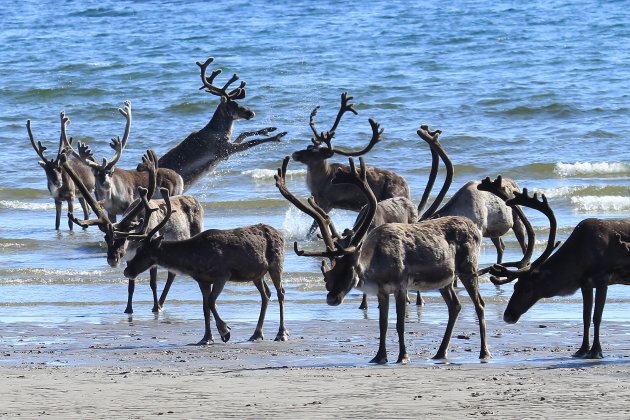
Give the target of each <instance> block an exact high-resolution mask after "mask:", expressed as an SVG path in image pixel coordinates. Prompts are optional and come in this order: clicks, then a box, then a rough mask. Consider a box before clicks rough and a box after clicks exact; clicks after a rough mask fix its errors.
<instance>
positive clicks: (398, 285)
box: [275, 157, 490, 363]
mask: <svg viewBox="0 0 630 420" xmlns="http://www.w3.org/2000/svg"><path fill="white" fill-rule="evenodd" d="M288 162H289V158H288V157H287V158H285V159H284V162H283V164H282V168H280V169H278V174H277V175H276V177H275V178H276V186H277V187H278V189H279V190H280V193H281V194H282V195H283V196H284V197H285V198H287V200H289V201H290V202H291V203H293V204H294V205H296V207H298V208H299V209H300V210H302V211H303V212H305V213H306V214H308V215H310V216H311V217H313V219H314V220H315V222H316V223H317V225H318V227H319V230H320V232H321V234H322V238H323V239H324V243H325V245H326V250H325V251H303V250H300V249H299V248H298V246H297V243H295V245H294V247H295V252H296V253H297V254H298V255H305V256H320V257H324V258H329V259H330V260H331V262H332V267H331V268H328V266H327V264H326V262H325V260H324V261H323V262H322V273H323V274H324V278H325V280H326V289H327V290H328V295H327V297H326V302H327V303H328V304H329V305H332V306H337V305H339V304H341V302H342V301H343V299H344V297H345V296H346V294H347V293H348V292H349V291H350V290H351V289H352V288H355V287H356V288H358V289H359V290H362V291H364V292H367V293H374V294H376V295H377V296H378V302H379V328H380V344H379V349H378V352H377V353H376V356H375V357H374V358H373V359H372V360H371V361H372V362H373V363H386V362H387V351H386V346H385V343H386V334H387V318H388V312H389V295H390V293H393V294H394V295H395V298H396V315H397V321H396V330H397V332H398V343H399V352H398V360H397V362H398V363H406V362H407V361H408V360H409V356H408V355H407V350H406V346H405V340H404V332H405V324H404V322H405V309H406V297H407V289H408V288H410V289H416V290H432V289H439V290H440V293H441V294H442V297H443V298H444V300H445V302H446V304H447V306H448V312H449V318H448V324H447V327H446V331H445V333H444V337H443V338H442V343H441V344H440V347H439V349H438V351H437V353H436V355H435V357H434V358H436V359H443V358H446V356H447V351H448V344H449V341H450V338H451V335H452V332H453V327H454V325H455V321H456V319H457V315H458V314H459V311H460V310H461V305H460V303H459V299H458V298H457V295H456V294H455V290H454V289H453V278H454V277H455V276H458V277H459V278H460V279H461V281H462V283H463V284H464V286H465V287H466V290H467V291H468V293H469V295H470V297H471V300H472V301H473V303H474V305H475V310H476V312H477V317H478V319H479V329H480V339H481V351H480V354H479V357H480V358H482V359H485V358H489V357H490V352H489V351H488V348H487V345H486V324H485V317H484V302H483V299H482V298H481V296H480V294H479V287H478V283H477V264H478V260H479V250H480V245H481V234H480V232H479V229H477V227H476V226H475V225H474V224H473V223H472V222H471V221H470V219H468V218H466V217H459V216H449V217H443V218H440V219H435V220H428V221H426V222H423V223H412V224H407V223H386V224H384V225H381V226H379V227H377V228H375V229H373V230H372V231H371V232H369V234H368V228H369V225H370V223H372V219H373V218H374V214H375V212H376V205H377V201H376V196H375V195H374V193H373V192H372V191H371V189H370V185H369V183H368V180H367V173H366V172H367V171H366V169H365V164H364V162H363V158H360V162H361V170H360V173H357V171H356V168H355V167H354V161H353V160H352V159H350V171H349V172H347V173H346V172H342V171H341V170H339V171H337V174H336V176H335V178H334V179H333V181H332V182H333V183H334V184H340V183H351V184H353V185H355V186H356V187H358V188H359V190H360V191H361V192H362V193H363V194H364V195H365V197H366V198H367V200H368V203H369V207H368V209H369V210H368V211H367V213H366V215H365V217H364V219H363V220H362V222H361V224H360V225H359V226H358V228H357V230H356V232H354V234H353V235H352V237H351V238H350V242H349V244H348V245H347V246H342V245H341V244H340V243H339V241H338V240H337V241H335V240H334V239H333V234H332V233H331V232H332V231H333V229H332V221H331V220H330V217H328V215H327V214H326V212H324V211H323V209H321V208H320V207H319V206H317V204H316V203H315V201H314V200H313V198H312V197H311V199H309V204H310V206H306V205H305V204H303V203H301V202H300V200H298V199H297V198H296V197H295V196H293V194H291V192H289V190H288V188H287V186H286V182H285V176H286V170H287V166H288ZM366 235H367V236H366Z"/></svg>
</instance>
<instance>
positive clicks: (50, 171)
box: [26, 111, 94, 230]
mask: <svg viewBox="0 0 630 420" xmlns="http://www.w3.org/2000/svg"><path fill="white" fill-rule="evenodd" d="M60 119H61V134H60V136H59V149H58V150H57V156H56V157H55V158H54V159H53V160H49V159H46V156H44V151H45V150H46V147H45V146H43V145H42V142H41V141H37V143H35V137H34V136H33V132H32V130H31V120H26V130H27V131H28V137H29V139H30V141H31V145H32V146H33V149H35V152H36V153H37V155H38V156H39V157H40V159H41V160H40V161H39V164H40V166H41V167H42V168H43V169H44V172H46V178H47V180H48V191H49V192H50V195H51V196H52V197H53V199H54V200H55V229H56V230H59V225H60V224H61V205H62V203H63V202H64V201H65V202H66V203H68V212H69V213H73V212H74V199H75V197H77V194H79V191H78V189H77V188H76V186H75V185H74V182H73V181H72V179H70V177H69V176H68V174H67V173H66V172H65V171H64V169H63V167H62V165H61V160H60V156H61V153H62V151H63V149H64V147H65V143H64V141H67V138H66V137H65V136H64V133H65V130H66V125H67V124H69V123H70V120H69V119H68V118H67V117H66V116H65V114H64V113H63V111H62V112H61V114H60ZM67 164H68V165H69V166H70V167H71V168H73V170H74V171H75V172H76V173H77V175H78V176H79V177H80V178H81V179H82V180H83V183H84V184H85V186H86V188H87V190H88V192H89V193H92V192H94V175H93V174H92V171H91V170H90V168H88V167H87V166H86V165H85V164H84V163H82V162H81V161H80V160H79V159H76V158H73V159H70V160H68V162H67ZM79 203H80V204H81V208H82V209H83V214H84V216H85V218H86V219H87V218H88V217H89V215H90V209H89V208H88V206H87V205H86V203H85V200H84V199H83V196H81V195H80V194H79ZM72 226H73V224H72V222H70V221H69V222H68V228H70V230H72Z"/></svg>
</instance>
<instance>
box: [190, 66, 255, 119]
mask: <svg viewBox="0 0 630 420" xmlns="http://www.w3.org/2000/svg"><path fill="white" fill-rule="evenodd" d="M213 61H214V58H213V57H209V58H208V59H207V60H206V61H205V63H201V62H199V61H197V65H198V66H199V67H200V69H201V82H202V83H203V86H202V87H201V88H200V89H205V90H206V92H208V93H211V94H213V95H216V96H219V97H220V98H221V103H220V105H219V111H220V112H221V113H223V115H224V116H225V117H227V118H229V119H231V120H233V121H238V120H250V119H252V118H254V116H255V115H256V114H255V113H254V111H252V110H251V109H249V108H247V107H245V106H242V105H239V104H238V103H237V102H236V100H237V99H243V98H245V93H246V92H245V84H246V83H245V82H244V81H241V84H240V85H239V87H237V88H235V89H232V90H231V91H229V92H228V91H227V89H228V88H229V86H230V85H231V84H232V83H234V82H236V81H237V80H238V79H239V78H238V75H237V74H236V73H234V74H233V75H232V77H231V78H230V80H228V81H227V83H226V84H225V85H223V87H222V88H218V87H216V86H214V85H213V82H214V79H215V78H216V77H217V76H218V75H219V74H221V72H222V70H221V69H216V70H214V71H213V72H212V74H211V75H210V76H206V70H207V68H208V66H209V65H210V63H212V62H213Z"/></svg>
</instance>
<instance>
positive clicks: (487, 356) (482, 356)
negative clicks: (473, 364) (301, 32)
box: [479, 350, 492, 360]
mask: <svg viewBox="0 0 630 420" xmlns="http://www.w3.org/2000/svg"><path fill="white" fill-rule="evenodd" d="M479 359H481V360H489V359H492V354H491V353H490V351H488V350H482V351H481V352H480V353H479Z"/></svg>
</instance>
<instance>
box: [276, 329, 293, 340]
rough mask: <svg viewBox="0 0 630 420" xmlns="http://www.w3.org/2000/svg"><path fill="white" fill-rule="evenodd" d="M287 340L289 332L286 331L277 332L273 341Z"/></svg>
mask: <svg viewBox="0 0 630 420" xmlns="http://www.w3.org/2000/svg"><path fill="white" fill-rule="evenodd" d="M288 339H289V332H288V331H286V330H285V331H278V335H276V338H275V339H274V340H273V341H287V340H288Z"/></svg>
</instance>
